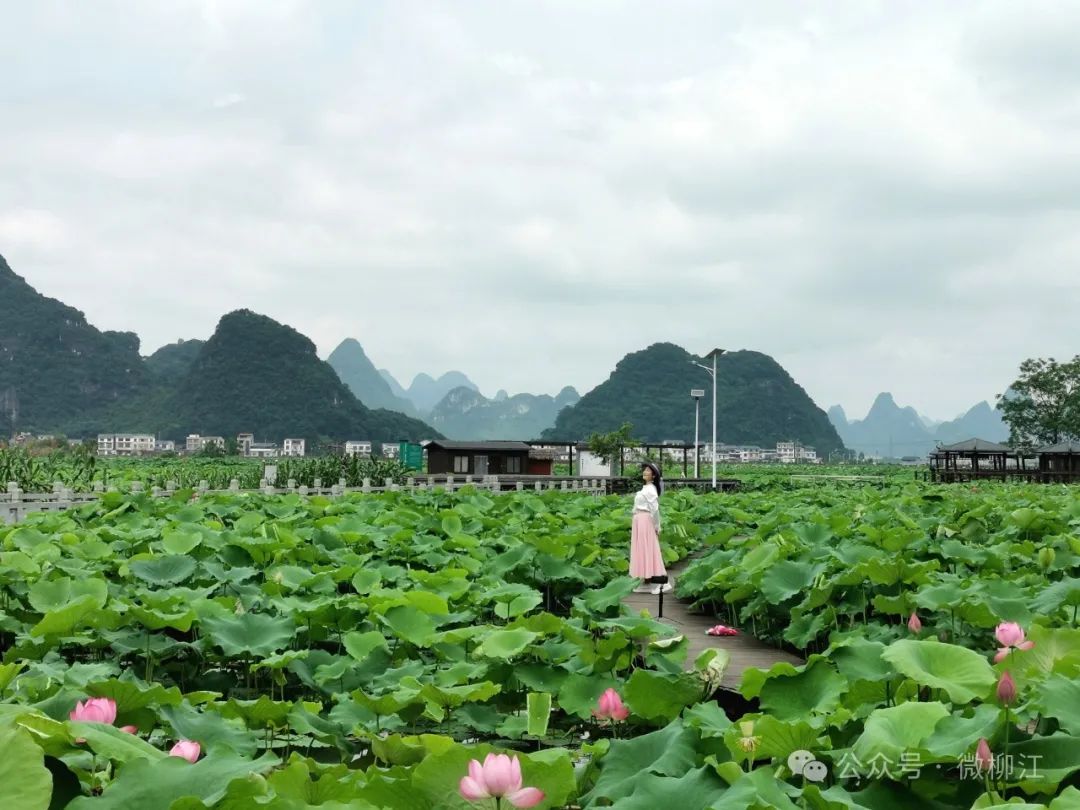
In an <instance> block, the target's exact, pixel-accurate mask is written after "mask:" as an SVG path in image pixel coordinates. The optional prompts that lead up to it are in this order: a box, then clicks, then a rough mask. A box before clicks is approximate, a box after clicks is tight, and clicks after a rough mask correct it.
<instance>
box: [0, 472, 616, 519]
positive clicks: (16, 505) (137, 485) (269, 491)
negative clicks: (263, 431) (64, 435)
mask: <svg viewBox="0 0 1080 810" xmlns="http://www.w3.org/2000/svg"><path fill="white" fill-rule="evenodd" d="M314 484H315V485H314V486H312V487H308V486H298V485H297V483H296V482H295V481H293V480H290V481H288V482H286V485H285V486H284V487H278V486H275V484H273V483H270V482H268V481H266V480H263V481H261V482H260V486H259V488H258V489H241V488H240V482H239V481H238V480H237V479H235V478H234V479H232V481H231V482H230V484H229V488H228V489H223V490H221V489H210V486H209V484H208V483H207V482H206V481H200V482H199V485H198V486H196V487H195V488H194V492H195V493H196V494H197V495H210V494H215V493H234V494H240V493H245V492H246V493H260V494H263V495H287V494H290V493H293V494H296V495H300V496H301V497H307V496H311V495H324V496H328V497H332V498H337V497H341V496H343V495H350V494H353V493H361V494H366V493H377V492H424V491H427V490H432V489H442V490H445V491H448V492H454V491H456V490H460V489H463V488H464V487H467V486H471V487H475V488H476V489H479V490H484V491H489V492H508V491H517V492H522V491H532V492H551V491H557V492H572V493H577V494H585V495H593V496H603V495H606V494H607V493H608V485H607V482H606V479H603V478H561V479H553V478H551V477H550V476H513V477H510V478H506V477H502V478H500V477H499V476H497V475H485V476H467V475H463V476H455V475H427V476H420V477H410V478H408V479H406V481H405V483H404V484H398V483H395V482H394V480H393V479H391V478H387V479H385V480H384V481H383V483H382V485H381V486H380V485H378V484H372V482H371V480H370V479H368V478H365V479H364V480H363V483H362V484H361V485H360V486H359V487H348V486H346V485H345V479H344V478H341V479H339V480H338V482H337V483H336V484H334V485H332V486H324V483H323V481H322V480H321V479H318V478H316V479H315V482H314ZM177 489H178V487H177V485H176V484H175V483H174V482H168V483H166V485H165V487H164V489H162V488H161V487H157V486H153V487H150V489H149V490H147V489H146V488H145V486H144V484H143V483H142V482H141V481H132V482H131V484H130V485H129V490H128V491H129V492H130V493H131V494H140V493H146V492H149V494H150V496H151V497H154V498H168V497H171V496H172V495H173V494H174V493H175V492H176V491H177ZM105 491H106V490H105V487H104V486H103V485H102V484H101V482H100V481H96V482H94V488H93V490H91V491H90V492H75V491H73V490H72V489H70V488H68V487H66V486H64V485H63V484H62V483H60V482H56V483H54V484H53V489H52V492H23V491H22V490H20V489H19V487H18V485H17V484H14V483H9V484H8V485H7V492H6V493H3V494H2V495H0V523H14V522H17V521H19V520H22V518H24V517H25V516H26V515H28V514H30V513H32V512H62V511H64V510H66V509H70V508H72V507H74V506H78V505H80V504H83V503H88V502H90V501H94V500H97V499H98V498H99V497H101V495H102V494H104V493H105ZM110 491H112V492H116V491H118V490H117V489H116V488H115V487H114V488H112V489H111V490H110Z"/></svg>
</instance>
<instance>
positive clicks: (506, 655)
mask: <svg viewBox="0 0 1080 810" xmlns="http://www.w3.org/2000/svg"><path fill="white" fill-rule="evenodd" d="M537 638H539V636H538V635H537V634H536V633H530V632H529V631H528V630H522V629H520V628H518V629H515V630H495V631H493V632H492V633H489V634H488V635H487V637H485V638H484V640H483V641H482V642H481V643H480V646H479V647H477V648H476V654H477V655H480V656H483V657H485V658H497V659H500V660H502V661H508V660H509V659H511V658H513V657H514V656H517V655H520V654H521V653H523V652H524V651H525V650H526V649H527V648H528V647H529V645H530V644H532V643H533V642H534V641H535V640H536V639H537Z"/></svg>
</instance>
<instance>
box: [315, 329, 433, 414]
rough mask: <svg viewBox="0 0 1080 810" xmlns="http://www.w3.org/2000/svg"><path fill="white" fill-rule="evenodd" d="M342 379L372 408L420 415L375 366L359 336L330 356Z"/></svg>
mask: <svg viewBox="0 0 1080 810" xmlns="http://www.w3.org/2000/svg"><path fill="white" fill-rule="evenodd" d="M326 362H328V363H329V364H330V365H331V367H332V368H333V369H334V371H336V372H337V375H338V377H340V378H341V381H342V382H343V383H345V384H346V385H347V386H349V390H350V391H352V392H353V394H354V395H355V396H356V398H357V399H359V400H360V401H361V402H363V403H364V404H365V405H367V406H368V407H369V408H387V409H388V410H391V411H398V412H399V413H404V414H407V415H409V416H416V409H415V408H414V407H413V404H412V402H410V401H409V400H408V399H405V398H403V397H399V396H397V395H396V394H394V390H393V388H391V387H390V384H389V383H388V382H387V381H386V379H385V378H384V376H383V375H382V374H380V373H379V371H378V370H377V369H376V368H375V364H374V363H372V362H371V360H370V359H369V358H368V356H367V353H366V352H364V347H363V346H361V345H360V341H358V340H356V338H345V340H343V341H341V343H339V344H338V347H337V348H336V349H334V351H332V352H331V353H330V356H329V357H328V358H326Z"/></svg>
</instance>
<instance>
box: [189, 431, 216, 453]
mask: <svg viewBox="0 0 1080 810" xmlns="http://www.w3.org/2000/svg"><path fill="white" fill-rule="evenodd" d="M211 444H216V445H217V446H218V447H220V448H221V449H222V450H224V449H225V439H224V437H222V436H200V435H199V434H198V433H191V434H189V435H188V437H187V440H186V441H185V442H184V450H185V452H187V453H188V454H189V455H190V454H194V453H198V452H199V451H201V450H205V449H206V447H207V445H211Z"/></svg>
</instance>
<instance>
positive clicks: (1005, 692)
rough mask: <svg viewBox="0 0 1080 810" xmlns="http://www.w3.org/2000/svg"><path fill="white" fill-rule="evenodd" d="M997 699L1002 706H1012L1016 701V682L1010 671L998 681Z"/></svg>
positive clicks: (1006, 671) (1003, 673)
mask: <svg viewBox="0 0 1080 810" xmlns="http://www.w3.org/2000/svg"><path fill="white" fill-rule="evenodd" d="M997 699H998V702H1000V703H1001V705H1002V706H1011V705H1012V704H1013V703H1014V702H1015V701H1016V681H1014V680H1013V676H1012V675H1010V674H1009V671H1008V670H1005V671H1004V672H1002V673H1001V678H1000V679H999V680H998V685H997Z"/></svg>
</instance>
